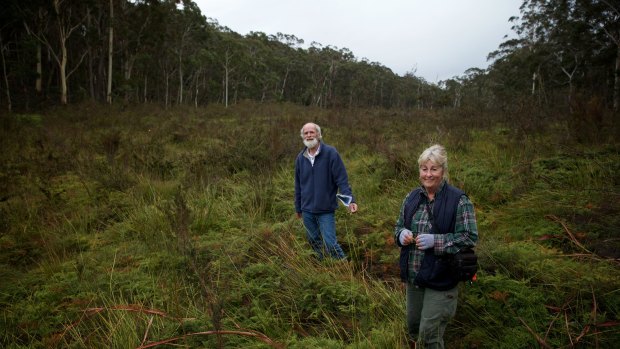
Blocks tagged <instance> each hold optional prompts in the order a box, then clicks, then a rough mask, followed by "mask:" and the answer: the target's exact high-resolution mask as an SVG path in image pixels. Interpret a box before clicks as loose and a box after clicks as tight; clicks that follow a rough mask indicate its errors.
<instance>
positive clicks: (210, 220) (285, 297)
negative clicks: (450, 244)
mask: <svg viewBox="0 0 620 349" xmlns="http://www.w3.org/2000/svg"><path fill="white" fill-rule="evenodd" d="M468 118H469V119H468ZM0 121H1V128H0V132H1V135H0V136H1V137H0V145H1V146H2V149H3V152H2V155H0V157H1V159H0V160H2V161H1V163H2V164H1V165H0V196H1V198H0V199H1V201H0V228H1V230H0V232H1V233H0V278H1V280H2V282H0V313H1V314H2V316H1V317H0V329H1V332H0V346H2V347H7V348H38V347H50V346H56V347H113V348H115V347H119V348H120V347H122V348H126V347H139V346H140V345H146V344H149V343H155V342H158V341H163V340H166V339H173V338H177V337H182V338H179V339H178V340H175V342H174V343H177V344H183V345H186V346H189V347H222V348H224V347H226V348H236V347H246V348H252V347H254V348H262V347H272V346H278V345H282V346H287V347H289V348H317V347H320V348H396V347H399V346H400V345H403V344H404V340H405V329H404V323H405V322H404V295H403V287H402V286H401V285H400V283H399V281H398V280H397V275H398V274H397V270H396V262H397V258H398V249H397V248H396V246H395V245H394V243H393V240H392V229H393V225H394V222H395V220H396V216H397V214H398V210H399V208H400V205H401V202H402V200H403V198H404V197H405V195H406V194H407V192H408V191H409V190H411V189H412V188H413V187H414V186H416V185H417V156H418V154H419V153H420V152H421V151H422V150H423V149H424V148H425V147H427V146H429V145H430V144H432V143H435V142H438V143H442V144H444V145H445V146H446V147H447V149H448V152H449V161H450V162H449V166H450V169H449V171H450V178H451V181H452V182H453V183H454V184H455V185H457V186H459V187H461V188H463V189H464V190H465V191H466V192H467V193H468V194H469V195H470V197H471V198H472V200H473V202H474V204H475V206H476V214H477V219H478V224H479V230H480V238H481V240H480V245H479V247H478V249H477V250H478V253H479V255H480V263H481V270H480V272H479V274H478V281H477V282H475V283H474V284H473V285H464V284H463V285H462V286H461V287H462V288H461V293H460V303H459V310H458V314H457V317H456V318H455V320H454V321H453V322H452V323H451V325H450V326H449V328H448V332H447V334H446V341H447V345H448V347H451V348H530V347H534V346H537V345H541V346H548V347H569V346H573V347H582V348H587V347H599V348H612V347H614V346H615V344H617V342H618V341H619V340H620V331H619V328H620V327H619V326H620V294H619V292H620V281H619V280H620V278H619V276H620V273H619V271H618V258H619V257H620V253H619V249H618V248H619V247H620V239H619V238H618V237H617V236H618V235H617V227H618V226H620V219H619V218H618V217H620V214H619V211H620V203H619V202H620V200H618V199H619V196H620V177H619V176H618V173H620V152H619V151H620V148H619V147H618V144H617V143H616V139H617V138H616V137H615V135H617V130H616V129H615V128H612V129H611V130H607V131H606V133H605V134H606V135H607V136H606V137H599V139H598V141H596V142H589V143H587V144H586V143H584V142H583V141H582V140H581V138H580V137H574V136H571V134H567V133H566V132H564V131H562V130H571V129H572V128H571V125H570V124H569V123H570V118H567V119H566V120H563V119H562V118H556V119H554V120H550V121H549V122H548V124H547V125H546V127H541V128H539V129H538V131H537V132H535V133H527V134H526V135H524V134H523V133H521V130H522V128H518V127H512V126H511V125H507V124H506V123H505V122H504V120H503V118H502V115H501V114H499V115H479V116H476V117H474V116H472V115H471V114H468V113H461V114H459V113H455V112H452V111H445V112H442V111H410V112H405V111H399V112H394V111H385V110H357V111H330V110H324V109H314V108H302V107H297V106H292V105H287V104H277V105H264V104H240V105H237V106H234V107H231V108H229V109H225V108H223V107H221V106H216V105H214V106H212V107H209V108H206V109H190V108H187V109H175V110H162V109H160V108H158V107H156V106H152V105H144V106H136V107H132V108H127V109H123V110H121V109H119V108H116V107H114V106H113V107H101V106H96V105H90V104H84V105H80V106H75V107H72V108H69V109H65V108H61V109H56V110H52V111H49V112H47V113H42V114H35V115H3V116H2V117H1V118H0ZM307 121H315V122H317V123H319V124H321V126H322V127H323V134H324V138H325V141H326V142H327V143H329V144H332V145H334V146H336V147H337V148H338V150H339V151H340V153H341V154H342V157H343V159H344V161H345V164H346V165H347V169H348V172H349V178H350V182H351V184H352V186H353V189H354V193H355V194H356V196H357V200H358V202H359V204H360V212H359V213H358V214H355V215H350V214H348V213H346V212H345V211H344V210H338V211H337V229H338V237H339V240H340V242H341V244H342V246H343V248H344V249H345V250H346V252H347V254H348V255H349V260H348V261H347V262H335V261H324V262H318V261H316V260H315V259H314V258H313V256H312V253H311V251H310V249H309V247H308V246H307V244H306V243H305V240H304V233H303V227H302V225H301V222H300V221H299V220H297V219H296V218H295V217H294V216H295V215H294V209H293V160H294V158H295V156H296V154H297V152H298V151H299V150H300V149H301V142H300V139H299V129H300V128H301V126H302V125H303V124H304V123H305V122H307ZM209 331H211V332H209ZM225 331H231V332H228V333H227V332H225ZM253 331H255V332H253ZM197 333H198V334H197ZM190 334H194V335H190ZM270 341H272V342H270ZM270 343H271V344H270ZM274 343H275V344H274Z"/></svg>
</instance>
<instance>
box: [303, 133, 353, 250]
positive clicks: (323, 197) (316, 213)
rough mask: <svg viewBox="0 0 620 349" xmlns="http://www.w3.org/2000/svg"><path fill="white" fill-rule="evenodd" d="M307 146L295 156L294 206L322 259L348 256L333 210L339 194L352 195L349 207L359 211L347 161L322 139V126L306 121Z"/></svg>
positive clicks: (305, 140)
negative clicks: (337, 235)
mask: <svg viewBox="0 0 620 349" xmlns="http://www.w3.org/2000/svg"><path fill="white" fill-rule="evenodd" d="M301 138H302V139H303V143H304V145H305V146H306V148H305V149H303V150H302V151H301V152H300V153H299V155H297V159H296V160H295V210H296V212H297V218H303V222H304V226H305V227H306V237H307V238H308V242H309V243H310V246H312V249H313V250H314V251H315V252H316V253H317V255H318V258H319V259H323V258H324V257H325V253H327V255H328V256H330V257H333V258H336V259H344V258H346V256H345V254H344V252H343V251H342V248H341V247H340V245H339V244H338V241H337V239H336V221H335V218H334V212H335V211H336V208H338V200H337V198H336V194H337V193H338V189H340V194H343V195H346V196H349V197H351V202H350V203H349V204H348V209H349V211H350V212H351V213H355V212H357V204H356V203H355V198H353V194H352V193H351V186H350V185H349V180H348V176H347V171H346V169H345V167H344V163H343V162H342V159H341V158H340V154H338V151H336V148H334V147H332V146H329V145H327V144H325V143H323V142H322V138H323V137H322V136H321V128H320V127H319V125H317V124H314V123H307V124H305V125H304V127H302V129H301Z"/></svg>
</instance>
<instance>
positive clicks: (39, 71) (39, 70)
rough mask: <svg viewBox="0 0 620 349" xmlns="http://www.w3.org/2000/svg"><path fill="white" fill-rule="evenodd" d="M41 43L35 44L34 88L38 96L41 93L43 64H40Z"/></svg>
mask: <svg viewBox="0 0 620 349" xmlns="http://www.w3.org/2000/svg"><path fill="white" fill-rule="evenodd" d="M41 59H42V58H41V43H40V42H38V43H37V80H36V82H35V85H34V88H35V90H36V91H37V93H38V94H41V92H43V87H42V86H43V85H42V80H43V64H42V62H41Z"/></svg>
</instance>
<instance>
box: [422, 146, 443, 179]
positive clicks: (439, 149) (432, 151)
mask: <svg viewBox="0 0 620 349" xmlns="http://www.w3.org/2000/svg"><path fill="white" fill-rule="evenodd" d="M427 161H431V162H433V163H434V164H436V165H439V166H441V168H442V169H443V179H445V180H448V152H446V148H444V147H443V146H442V145H440V144H435V145H431V146H430V147H428V148H426V149H425V150H424V151H423V152H422V154H420V157H419V158H418V166H422V164H424V163H426V162H427Z"/></svg>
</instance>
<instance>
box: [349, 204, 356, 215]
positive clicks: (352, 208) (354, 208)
mask: <svg viewBox="0 0 620 349" xmlns="http://www.w3.org/2000/svg"><path fill="white" fill-rule="evenodd" d="M349 212H351V213H355V212H357V204H356V203H355V202H352V203H350V204H349Z"/></svg>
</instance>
